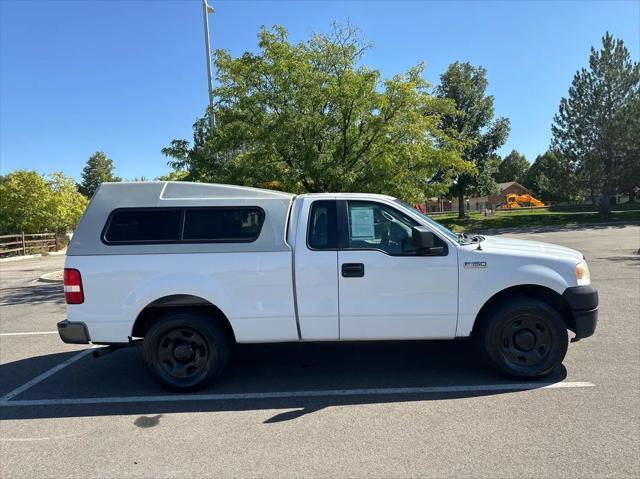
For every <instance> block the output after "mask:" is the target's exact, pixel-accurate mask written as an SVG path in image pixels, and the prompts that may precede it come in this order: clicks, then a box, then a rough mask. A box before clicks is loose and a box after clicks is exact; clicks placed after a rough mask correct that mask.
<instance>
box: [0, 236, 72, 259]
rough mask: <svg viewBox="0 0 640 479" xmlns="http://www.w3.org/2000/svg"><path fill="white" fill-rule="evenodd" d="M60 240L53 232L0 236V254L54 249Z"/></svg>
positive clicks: (57, 247) (18, 253) (9, 254)
mask: <svg viewBox="0 0 640 479" xmlns="http://www.w3.org/2000/svg"><path fill="white" fill-rule="evenodd" d="M61 243H62V242H61V241H60V238H58V237H56V234H55V233H36V234H25V233H18V234H15V235H1V236H0V256H15V255H21V254H27V253H28V252H34V251H43V250H45V249H46V250H47V251H55V250H57V249H59V247H60V246H62V244H61Z"/></svg>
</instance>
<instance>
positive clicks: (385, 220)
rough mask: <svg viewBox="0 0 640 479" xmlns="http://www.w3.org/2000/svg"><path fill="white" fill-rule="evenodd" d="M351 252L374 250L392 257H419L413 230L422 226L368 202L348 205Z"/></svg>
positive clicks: (393, 210)
mask: <svg viewBox="0 0 640 479" xmlns="http://www.w3.org/2000/svg"><path fill="white" fill-rule="evenodd" d="M347 210H348V211H347V212H348V224H349V227H348V248H349V249H374V250H380V251H384V252H385V253H387V254H390V255H412V254H415V253H416V249H415V247H414V246H413V242H412V239H411V229H412V228H413V227H414V226H416V225H417V224H418V223H417V222H416V221H414V220H413V219H411V218H409V217H408V216H405V215H403V214H402V213H400V212H398V211H397V210H395V209H394V208H391V207H388V206H386V205H383V204H380V203H372V202H365V201H349V202H347Z"/></svg>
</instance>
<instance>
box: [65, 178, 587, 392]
mask: <svg viewBox="0 0 640 479" xmlns="http://www.w3.org/2000/svg"><path fill="white" fill-rule="evenodd" d="M64 291H65V297H66V302H67V304H68V306H67V318H68V319H67V320H65V321H62V322H60V323H58V330H59V333H60V336H61V338H62V340H63V341H65V342H68V343H94V344H109V345H112V348H116V347H118V346H122V345H124V344H132V343H135V342H138V341H140V339H141V338H143V339H142V347H143V353H144V358H145V360H146V362H147V364H148V367H149V371H150V372H151V374H152V376H153V377H154V378H155V379H156V380H157V381H158V382H159V383H160V384H162V385H163V386H164V387H166V388H169V389H172V390H179V391H187V390H194V389H197V388H200V387H202V386H204V385H205V384H206V383H207V382H208V381H210V380H211V379H212V378H213V377H214V376H215V375H216V374H218V373H220V371H221V370H222V369H223V367H224V365H225V363H226V361H227V357H228V355H229V350H230V347H231V346H232V345H233V344H234V343H252V342H253V343H257V342H260V343H267V342H279V341H362V340H410V339H454V338H468V337H471V338H472V339H473V340H474V342H475V343H476V345H477V346H478V348H479V350H480V352H481V354H482V355H483V356H484V357H485V358H486V359H487V360H488V362H489V363H490V364H492V365H494V366H496V367H497V368H498V369H500V370H502V371H503V372H505V373H507V374H509V375H514V376H520V377H540V376H543V375H546V374H549V373H550V372H551V371H552V370H553V369H554V368H555V367H557V366H558V365H560V364H561V362H562V360H563V359H564V356H565V354H566V351H567V346H568V334H567V330H571V331H573V332H574V333H575V337H574V338H573V340H578V339H581V338H584V337H587V336H590V335H592V334H593V333H594V330H595V327H596V322H597V308H598V295H597V291H596V290H595V289H594V288H593V287H591V285H590V278H589V269H588V268H587V264H586V262H585V260H584V257H583V256H582V254H581V253H579V252H578V251H575V250H572V249H569V248H564V247H561V246H555V245H552V244H545V243H538V242H532V241H519V240H513V239H505V238H496V237H490V236H478V235H456V234H454V233H452V232H451V231H449V230H448V229H446V228H444V227H443V226H441V225H440V224H438V223H436V222H434V221H433V220H431V219H430V218H429V217H427V216H425V215H423V214H421V213H419V212H418V211H416V210H415V209H413V208H412V207H411V206H409V205H407V204H404V203H402V202H401V201H399V200H397V199H394V198H391V197H389V196H382V195H375V194H365V193H362V194H344V193H336V194H304V195H299V196H295V195H291V194H286V193H281V192H276V191H268V190H261V189H254V188H245V187H238V186H228V185H214V184H200V183H183V182H148V183H105V184H103V185H102V186H101V187H100V188H99V189H98V191H97V193H96V194H95V195H94V197H93V198H92V200H91V202H90V204H89V206H88V208H87V210H86V212H85V214H84V216H83V217H82V220H81V221H80V223H79V225H78V227H77V229H76V231H75V234H74V236H73V239H72V240H71V243H70V245H69V248H68V251H67V258H66V264H65V272H64ZM425 347H426V346H425Z"/></svg>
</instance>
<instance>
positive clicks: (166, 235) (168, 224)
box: [102, 206, 265, 245]
mask: <svg viewBox="0 0 640 479" xmlns="http://www.w3.org/2000/svg"><path fill="white" fill-rule="evenodd" d="M264 216H265V215H264V210H263V209H262V208H259V207H257V206H233V207H200V208H119V209H117V210H114V211H112V212H111V214H110V215H109V218H108V219H107V223H106V224H105V227H104V230H103V234H102V242H103V243H105V244H107V245H130V244H159V243H163V244H164V243H249V242H252V241H255V240H256V239H257V238H258V236H260V231H261V229H262V224H263V223H264Z"/></svg>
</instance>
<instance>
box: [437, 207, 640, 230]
mask: <svg viewBox="0 0 640 479" xmlns="http://www.w3.org/2000/svg"><path fill="white" fill-rule="evenodd" d="M636 206H637V209H635V210H628V209H626V208H625V209H624V210H623V209H622V208H621V209H620V210H617V208H616V207H615V206H614V207H613V209H614V212H612V213H611V214H609V215H602V214H600V213H596V212H586V211H554V210H549V209H548V208H542V209H539V210H537V209H536V210H519V211H510V212H500V211H498V212H497V213H496V214H495V215H493V216H489V217H485V216H484V215H483V214H482V213H480V212H470V213H469V218H467V219H464V220H460V219H458V213H452V214H446V215H436V216H433V217H432V218H433V219H434V220H436V221H438V222H439V223H442V224H443V225H445V226H446V227H447V228H449V229H451V230H452V231H454V232H456V233H462V232H465V231H479V230H490V229H498V228H523V227H540V226H571V225H581V224H594V223H608V222H613V221H629V222H630V223H632V222H640V205H636Z"/></svg>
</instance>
